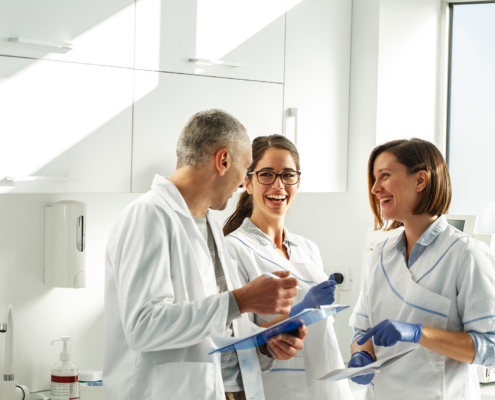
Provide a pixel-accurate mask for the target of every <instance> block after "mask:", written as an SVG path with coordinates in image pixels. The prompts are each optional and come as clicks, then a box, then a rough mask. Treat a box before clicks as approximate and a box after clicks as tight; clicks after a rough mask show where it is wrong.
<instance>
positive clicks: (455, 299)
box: [350, 216, 495, 400]
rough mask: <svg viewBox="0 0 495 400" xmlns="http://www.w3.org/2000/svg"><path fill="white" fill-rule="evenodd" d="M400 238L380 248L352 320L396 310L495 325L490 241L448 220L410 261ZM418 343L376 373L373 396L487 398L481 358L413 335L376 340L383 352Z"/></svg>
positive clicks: (363, 322) (405, 316) (424, 319)
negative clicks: (441, 350)
mask: <svg viewBox="0 0 495 400" xmlns="http://www.w3.org/2000/svg"><path fill="white" fill-rule="evenodd" d="M440 218H445V217H443V216H441V217H440ZM399 241H400V237H397V238H391V239H388V240H387V241H385V242H383V243H382V244H379V245H377V246H376V248H375V249H374V250H373V253H372V255H371V259H370V264H369V268H368V271H367V273H366V276H365V277H364V279H365V281H364V285H363V289H362V291H361V294H360V296H359V299H358V302H357V305H356V307H355V309H354V312H353V314H352V316H351V319H350V325H351V326H353V327H356V328H360V329H363V330H367V329H369V328H370V327H372V326H375V325H377V324H378V323H380V322H381V321H383V320H384V319H387V318H389V319H393V320H398V321H403V322H408V323H413V324H415V323H421V324H423V325H426V326H431V327H434V328H438V329H442V330H447V331H451V332H469V331H477V332H489V331H493V330H494V329H495V292H494V288H495V268H494V267H495V262H494V259H493V256H491V254H490V253H489V250H488V247H487V246H486V245H485V244H483V243H481V242H479V241H477V240H474V239H472V238H470V237H467V236H465V235H464V234H463V233H462V232H460V231H459V230H457V229H455V228H454V227H452V226H450V225H448V224H446V223H445V224H444V226H443V231H441V233H440V234H439V235H438V236H437V237H436V238H435V239H434V240H433V242H431V244H429V245H428V247H427V248H426V250H425V251H424V253H423V254H422V255H421V256H420V257H419V259H418V260H417V261H416V262H415V263H414V264H413V265H412V266H411V268H410V269H408V268H407V266H406V263H405V260H404V257H403V255H402V253H401V252H399V251H398V250H397V249H396V248H395V247H396V246H397V245H398V244H399ZM411 347H418V349H417V350H416V351H414V352H413V353H411V354H409V355H407V356H406V357H404V358H403V359H402V360H399V361H397V362H396V363H395V364H394V365H393V366H392V367H389V368H387V369H385V370H383V371H382V372H380V373H379V374H376V375H375V378H374V380H373V382H372V383H373V385H374V386H373V385H368V388H367V399H379V400H388V399H390V400H391V399H397V398H400V399H404V400H417V399H432V400H434V399H437V400H443V399H445V400H452V399H456V400H461V399H462V400H468V399H469V400H473V399H479V398H480V391H479V383H478V377H477V374H476V366H474V365H470V364H466V363H462V362H459V361H455V360H453V359H451V358H448V357H445V356H443V355H441V354H438V353H435V352H433V351H431V350H428V349H426V348H424V347H422V346H420V345H418V344H414V343H405V342H398V343H397V344H396V345H395V346H392V347H383V346H375V353H376V356H377V358H378V359H382V358H384V357H388V356H391V355H393V354H396V353H397V352H400V351H403V350H405V349H408V348H411Z"/></svg>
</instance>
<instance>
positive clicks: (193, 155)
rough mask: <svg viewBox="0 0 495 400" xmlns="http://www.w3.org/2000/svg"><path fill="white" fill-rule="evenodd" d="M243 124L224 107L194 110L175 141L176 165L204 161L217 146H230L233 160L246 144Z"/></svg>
mask: <svg viewBox="0 0 495 400" xmlns="http://www.w3.org/2000/svg"><path fill="white" fill-rule="evenodd" d="M244 129H245V128H244V127H243V126H242V124H241V123H240V122H239V121H238V120H237V118H235V117H234V116H233V115H231V114H229V113H227V112H225V111H223V110H217V109H212V110H205V111H200V112H198V113H196V114H194V115H193V116H192V117H191V118H190V119H189V121H187V124H186V126H184V128H183V129H182V132H181V134H180V136H179V141H178V142H177V150H176V152H177V168H181V167H185V166H190V167H193V168H199V167H202V166H203V165H206V164H207V163H208V161H209V160H210V158H211V156H213V155H214V154H215V153H216V152H217V151H218V150H220V149H223V148H226V149H228V150H229V152H230V154H231V155H232V158H233V160H234V162H236V161H237V159H238V158H239V157H240V155H241V153H242V151H243V150H244V148H245V147H247V143H246V142H247V141H246V140H245V138H244V134H243V130H244Z"/></svg>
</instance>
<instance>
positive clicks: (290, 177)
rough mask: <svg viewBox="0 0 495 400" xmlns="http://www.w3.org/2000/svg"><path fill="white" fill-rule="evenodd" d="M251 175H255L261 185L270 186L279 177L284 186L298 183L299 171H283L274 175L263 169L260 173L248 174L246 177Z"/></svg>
mask: <svg viewBox="0 0 495 400" xmlns="http://www.w3.org/2000/svg"><path fill="white" fill-rule="evenodd" d="M253 174H256V177H257V178H258V182H259V183H261V184H262V185H271V184H272V183H273V182H275V181H276V180H277V177H279V176H280V180H281V181H282V183H283V184H284V185H295V184H296V183H298V182H299V178H300V176H301V172H300V171H284V172H282V173H281V174H276V173H275V172H272V171H267V170H263V169H262V170H261V171H254V172H248V175H253Z"/></svg>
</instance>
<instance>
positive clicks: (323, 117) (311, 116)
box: [284, 0, 366, 192]
mask: <svg viewBox="0 0 495 400" xmlns="http://www.w3.org/2000/svg"><path fill="white" fill-rule="evenodd" d="M351 13H352V0H332V1H328V0H305V1H302V2H301V1H299V0H289V1H288V11H287V33H286V35H287V37H286V61H285V93H284V107H285V110H286V112H285V118H284V121H285V126H284V130H285V133H286V135H287V136H288V137H293V135H294V131H295V130H296V128H295V125H296V123H297V147H298V149H299V152H300V156H301V170H302V171H303V175H302V176H303V179H302V180H301V190H303V191H307V192H344V191H346V188H347V138H348V118H349V71H350V51H351ZM290 108H296V109H297V117H295V114H296V113H292V114H290V113H289V112H288V110H289V109H290ZM291 115H292V116H291ZM363 173H366V171H363Z"/></svg>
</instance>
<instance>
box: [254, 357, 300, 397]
mask: <svg viewBox="0 0 495 400" xmlns="http://www.w3.org/2000/svg"><path fill="white" fill-rule="evenodd" d="M261 377H262V379H263V389H264V391H265V398H266V399H267V400H268V399H284V400H292V399H293V400H304V399H307V398H308V382H307V378H306V372H305V367H304V358H303V357H301V356H299V355H298V356H296V357H293V358H291V359H290V360H286V361H281V360H277V361H275V364H274V366H273V368H272V370H271V371H270V372H267V373H264V374H262V376H261Z"/></svg>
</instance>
